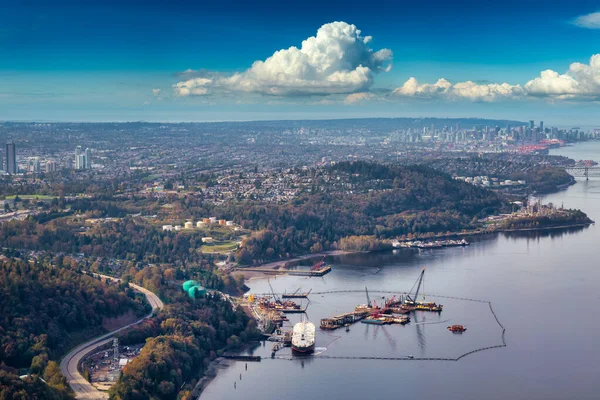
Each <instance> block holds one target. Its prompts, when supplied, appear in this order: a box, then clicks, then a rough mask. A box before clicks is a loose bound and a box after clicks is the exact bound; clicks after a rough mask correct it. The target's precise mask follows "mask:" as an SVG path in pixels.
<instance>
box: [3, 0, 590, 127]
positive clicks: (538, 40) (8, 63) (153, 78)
mask: <svg viewBox="0 0 600 400" xmlns="http://www.w3.org/2000/svg"><path fill="white" fill-rule="evenodd" d="M33 3H34V4H32V5H31V6H30V7H28V8H24V6H21V5H18V4H17V5H11V6H8V5H5V6H2V10H3V13H2V14H3V15H4V16H5V18H4V19H5V21H3V22H5V23H4V24H3V25H4V26H5V28H4V29H3V31H2V33H1V34H0V50H2V51H3V53H4V54H6V55H7V56H6V57H4V58H3V59H2V60H0V106H1V109H2V112H0V120H17V121H19V120H25V121H32V120H35V121H136V120H145V121H166V122H177V121H227V120H279V119H328V118H348V117H417V116H432V117H475V116H477V117H485V118H510V119H522V120H528V119H530V118H531V117H534V118H536V119H541V120H545V121H547V122H548V123H549V124H553V125H556V126H561V127H568V126H584V127H590V128H591V127H596V126H597V125H599V124H600V117H597V116H596V115H595V114H597V110H598V107H599V99H600V55H599V54H598V53H599V52H600V49H598V47H597V46H596V43H598V39H599V38H600V29H599V28H600V23H599V21H600V13H599V9H600V7H599V6H598V5H597V4H595V3H594V2H590V1H576V2H572V3H570V4H569V6H570V7H569V9H568V10H565V9H564V7H563V6H562V5H559V4H555V3H552V4H547V3H542V2H538V1H533V2H529V3H528V4H526V5H522V4H519V3H517V2H515V1H508V2H504V3H503V4H502V5H501V6H500V5H494V4H481V3H476V2H471V1H462V2H460V3H461V4H460V6H459V5H457V4H453V5H447V4H445V3H444V2H434V3H433V4H428V5H427V6H419V5H414V4H409V5H408V4H407V5H389V4H379V5H377V6H375V5H374V6H371V8H372V9H369V10H364V9H362V8H364V6H362V8H361V7H359V3H352V2H350V3H344V4H346V6H345V7H342V4H341V3H340V4H331V3H330V4H328V5H321V6H320V7H317V5H316V4H311V3H310V2H307V3H303V6H302V7H300V6H288V8H286V9H282V8H281V7H277V6H276V4H275V3H272V2H259V3H257V4H256V7H254V8H251V7H249V6H247V5H245V4H243V3H241V2H235V1H233V2H229V3H228V4H226V5H223V6H217V5H214V4H213V5H202V6H199V5H194V4H193V3H189V2H185V1H183V2H180V3H178V4H177V5H173V6H164V5H162V6H161V5H159V4H158V3H154V2H149V3H147V4H146V5H145V6H144V8H143V9H142V8H140V7H137V6H136V5H135V2H125V3H122V2H121V3H118V4H117V3H115V2H110V1H109V2H103V3H94V2H92V3H90V4H86V5H85V6H81V7H75V3H73V2H69V1H65V2H61V4H60V5H58V6H56V5H53V6H48V5H47V4H46V3H45V2H33ZM542 5H543V7H542ZM232 8H234V9H236V10H237V11H239V12H235V13H232V12H230V10H231V9H232ZM66 22H68V23H66ZM559 49H560V50H559Z"/></svg>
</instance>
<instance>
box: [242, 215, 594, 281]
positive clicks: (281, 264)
mask: <svg viewBox="0 0 600 400" xmlns="http://www.w3.org/2000/svg"><path fill="white" fill-rule="evenodd" d="M595 223H596V222H595V221H590V222H579V223H573V224H566V225H565V224H563V225H557V226H545V227H535V228H515V229H509V228H502V229H495V230H481V229H477V230H471V231H464V232H451V233H444V234H437V235H434V236H415V237H412V238H410V239H408V238H404V239H396V240H398V241H399V242H409V241H413V240H423V241H432V240H438V239H449V238H464V237H466V236H482V235H490V234H499V233H514V232H543V231H549V230H560V229H569V228H585V227H587V226H590V225H594V224H595ZM387 250H394V249H393V248H383V249H379V250H368V251H358V250H356V251H348V250H329V251H322V252H319V253H312V254H304V255H301V256H297V257H293V258H287V259H285V260H278V261H270V262H267V263H262V264H257V265H249V266H245V267H235V268H234V269H233V270H232V271H231V273H239V274H242V275H243V276H244V278H245V279H247V280H249V281H251V280H254V279H265V278H269V277H270V276H289V274H288V273H287V272H285V265H286V264H288V263H293V262H298V261H303V260H309V259H311V258H317V257H324V256H334V257H335V256H342V255H349V254H359V253H376V252H381V251H387Z"/></svg>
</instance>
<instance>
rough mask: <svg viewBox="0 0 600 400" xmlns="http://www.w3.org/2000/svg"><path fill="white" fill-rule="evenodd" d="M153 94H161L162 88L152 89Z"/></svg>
mask: <svg viewBox="0 0 600 400" xmlns="http://www.w3.org/2000/svg"><path fill="white" fill-rule="evenodd" d="M152 94H153V95H154V96H156V97H158V96H160V89H152Z"/></svg>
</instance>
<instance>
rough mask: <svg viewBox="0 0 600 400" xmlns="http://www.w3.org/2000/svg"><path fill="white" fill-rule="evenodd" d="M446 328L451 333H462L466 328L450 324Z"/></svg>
mask: <svg viewBox="0 0 600 400" xmlns="http://www.w3.org/2000/svg"><path fill="white" fill-rule="evenodd" d="M448 330H449V331H450V332H452V333H463V332H464V331H466V330H467V328H465V327H464V326H462V325H451V326H449V327H448Z"/></svg>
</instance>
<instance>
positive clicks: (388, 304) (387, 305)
mask: <svg viewBox="0 0 600 400" xmlns="http://www.w3.org/2000/svg"><path fill="white" fill-rule="evenodd" d="M394 300H396V295H393V296H392V298H391V299H389V300H387V301H386V302H385V306H386V308H387V307H391V306H392V304H394Z"/></svg>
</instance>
